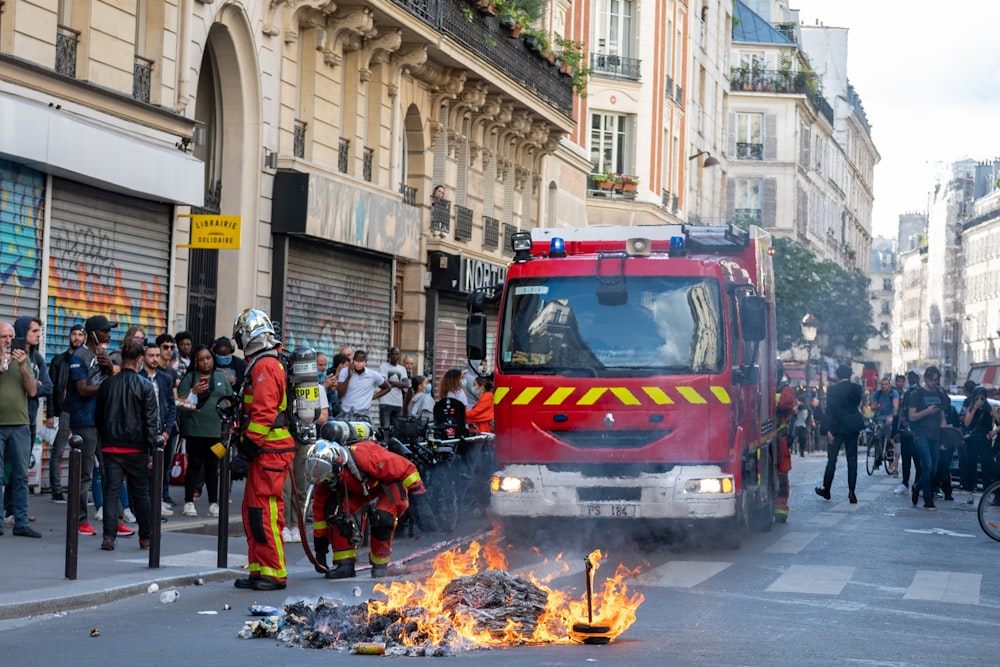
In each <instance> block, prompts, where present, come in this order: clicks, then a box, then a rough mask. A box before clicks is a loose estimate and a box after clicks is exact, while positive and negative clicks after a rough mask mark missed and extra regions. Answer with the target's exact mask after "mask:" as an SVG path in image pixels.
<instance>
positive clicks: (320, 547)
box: [313, 535, 330, 574]
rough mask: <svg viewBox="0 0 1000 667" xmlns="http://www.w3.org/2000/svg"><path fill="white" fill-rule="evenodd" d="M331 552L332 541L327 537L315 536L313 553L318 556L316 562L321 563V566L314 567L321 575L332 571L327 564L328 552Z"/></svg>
mask: <svg viewBox="0 0 1000 667" xmlns="http://www.w3.org/2000/svg"><path fill="white" fill-rule="evenodd" d="M329 550H330V540H329V539H327V537H326V536H325V535H323V536H321V537H317V536H315V535H314V536H313V551H314V552H315V554H316V562H317V563H319V565H314V566H313V567H315V568H316V571H317V572H319V573H320V574H323V573H325V572H328V571H329V570H330V566H329V565H327V564H326V552H327V551H329Z"/></svg>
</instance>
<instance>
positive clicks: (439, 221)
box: [431, 199, 451, 238]
mask: <svg viewBox="0 0 1000 667" xmlns="http://www.w3.org/2000/svg"><path fill="white" fill-rule="evenodd" d="M450 229H451V202H450V201H448V200H447V199H438V200H436V201H435V202H434V203H433V204H431V234H440V235H441V237H442V238H443V237H445V236H447V235H448V230H450Z"/></svg>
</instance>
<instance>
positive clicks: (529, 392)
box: [514, 387, 542, 405]
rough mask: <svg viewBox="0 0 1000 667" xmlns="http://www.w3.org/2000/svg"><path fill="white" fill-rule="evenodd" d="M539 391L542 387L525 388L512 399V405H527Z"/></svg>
mask: <svg viewBox="0 0 1000 667" xmlns="http://www.w3.org/2000/svg"><path fill="white" fill-rule="evenodd" d="M541 391H542V387H525V388H524V391H522V392H521V393H520V394H519V395H518V397H517V398H515V399H514V405H528V404H529V403H531V401H533V400H534V398H535V396H538V394H539V393H540V392H541Z"/></svg>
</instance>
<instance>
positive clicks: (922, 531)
mask: <svg viewBox="0 0 1000 667" xmlns="http://www.w3.org/2000/svg"><path fill="white" fill-rule="evenodd" d="M903 532H905V533H917V534H918V535H947V536H948V537H975V535H972V534H970V533H956V532H955V531H953V530H947V529H945V528H907V529H905V530H904V531H903Z"/></svg>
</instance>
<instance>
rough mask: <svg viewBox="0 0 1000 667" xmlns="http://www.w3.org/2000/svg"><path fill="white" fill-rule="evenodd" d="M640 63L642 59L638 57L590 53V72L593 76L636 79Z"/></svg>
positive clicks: (638, 75) (638, 76) (637, 78)
mask: <svg viewBox="0 0 1000 667" xmlns="http://www.w3.org/2000/svg"><path fill="white" fill-rule="evenodd" d="M641 63H642V61H641V60H639V59H638V58H623V57H622V56H609V55H607V54H606V53H591V54H590V72H591V74H593V75H594V76H603V77H607V78H612V79H628V80H630V81H638V80H639V78H640V74H641V72H640V67H639V66H640V64H641Z"/></svg>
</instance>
